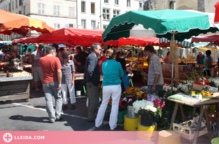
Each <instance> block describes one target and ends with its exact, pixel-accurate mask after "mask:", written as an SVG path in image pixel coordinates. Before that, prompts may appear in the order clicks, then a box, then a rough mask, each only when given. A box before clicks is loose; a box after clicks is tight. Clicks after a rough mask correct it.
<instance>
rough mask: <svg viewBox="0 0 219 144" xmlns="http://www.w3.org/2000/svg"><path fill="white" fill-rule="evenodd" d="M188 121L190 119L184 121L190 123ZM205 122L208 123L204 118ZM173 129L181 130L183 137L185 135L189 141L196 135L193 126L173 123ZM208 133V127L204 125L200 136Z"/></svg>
mask: <svg viewBox="0 0 219 144" xmlns="http://www.w3.org/2000/svg"><path fill="white" fill-rule="evenodd" d="M188 122H190V121H186V122H183V123H188ZM203 122H204V123H205V125H206V121H205V120H203ZM173 130H174V131H177V132H179V133H180V135H181V137H183V138H185V139H187V140H189V141H192V140H193V139H194V137H195V130H192V128H190V127H187V126H182V125H181V124H176V123H173ZM207 133H208V130H207V127H206V126H204V127H201V128H200V131H199V135H198V136H202V135H205V134H207Z"/></svg>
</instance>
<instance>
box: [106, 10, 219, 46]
mask: <svg viewBox="0 0 219 144" xmlns="http://www.w3.org/2000/svg"><path fill="white" fill-rule="evenodd" d="M139 24H142V25H143V26H144V28H145V29H149V28H151V29H153V30H154V31H155V33H156V36H157V37H158V38H167V39H169V40H170V39H171V37H172V33H173V31H174V32H176V34H175V40H178V41H183V40H184V39H189V38H191V37H192V36H197V35H199V34H200V33H207V32H212V33H214V32H216V31H217V30H218V28H217V27H211V25H210V22H209V17H208V15H206V14H202V13H197V12H190V11H182V10H169V9H168V10H154V11H136V10H133V11H129V12H127V13H125V14H122V15H119V16H117V17H114V18H112V20H111V22H110V24H109V25H108V27H107V28H106V30H105V31H104V33H103V35H102V37H103V40H104V42H106V41H108V40H118V39H119V38H121V37H129V36H134V35H130V31H131V30H132V28H133V26H134V25H139Z"/></svg>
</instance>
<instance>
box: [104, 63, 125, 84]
mask: <svg viewBox="0 0 219 144" xmlns="http://www.w3.org/2000/svg"><path fill="white" fill-rule="evenodd" d="M102 71H103V86H108V85H120V84H121V82H122V81H121V79H120V77H123V75H124V71H123V69H122V66H121V64H120V63H119V62H117V61H115V60H114V59H108V60H106V61H105V62H104V63H103V64H102Z"/></svg>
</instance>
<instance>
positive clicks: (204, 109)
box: [168, 92, 219, 144]
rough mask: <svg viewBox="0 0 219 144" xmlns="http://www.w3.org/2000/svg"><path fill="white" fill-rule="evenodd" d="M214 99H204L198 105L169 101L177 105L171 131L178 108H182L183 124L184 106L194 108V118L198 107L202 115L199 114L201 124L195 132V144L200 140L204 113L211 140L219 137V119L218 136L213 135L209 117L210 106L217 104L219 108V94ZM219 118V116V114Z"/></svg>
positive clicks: (218, 123)
mask: <svg viewBox="0 0 219 144" xmlns="http://www.w3.org/2000/svg"><path fill="white" fill-rule="evenodd" d="M214 98H215V99H203V100H202V101H201V102H199V103H196V104H188V103H185V102H182V101H178V100H172V99H168V100H169V101H172V102H174V103H175V108H174V111H173V115H172V120H171V124H170V130H172V128H173V123H174V121H175V118H176V114H177V110H178V107H180V111H181V114H182V119H183V122H185V116H184V112H183V108H182V105H187V106H191V107H193V116H194V115H195V111H196V107H198V108H201V110H200V114H199V122H198V125H197V129H196V131H195V137H194V139H193V144H196V143H197V138H198V135H199V130H200V127H201V121H202V117H203V113H205V119H206V124H207V130H208V136H209V139H210V140H211V139H212V137H216V136H217V135H218V130H219V117H218V118H217V126H216V134H214V135H212V129H211V125H210V121H209V117H208V115H209V113H208V105H211V104H216V105H217V107H219V92H216V93H215V94H214ZM218 116H219V112H218Z"/></svg>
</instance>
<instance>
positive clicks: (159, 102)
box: [147, 95, 165, 117]
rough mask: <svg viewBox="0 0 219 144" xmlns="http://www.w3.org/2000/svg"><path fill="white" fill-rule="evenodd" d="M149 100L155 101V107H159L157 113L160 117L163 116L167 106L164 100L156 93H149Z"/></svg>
mask: <svg viewBox="0 0 219 144" xmlns="http://www.w3.org/2000/svg"><path fill="white" fill-rule="evenodd" d="M147 101H150V102H153V103H154V107H155V108H156V109H157V111H156V113H155V115H159V116H160V117H162V110H163V108H164V106H165V102H164V100H163V99H161V98H159V97H158V96H156V95H148V96H147Z"/></svg>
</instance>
